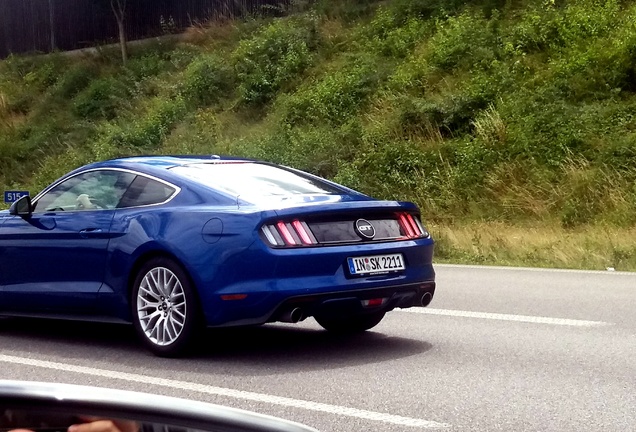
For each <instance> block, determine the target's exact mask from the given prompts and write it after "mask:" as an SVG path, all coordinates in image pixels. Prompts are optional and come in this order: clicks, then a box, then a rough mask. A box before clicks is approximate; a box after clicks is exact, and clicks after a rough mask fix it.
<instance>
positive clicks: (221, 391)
mask: <svg viewBox="0 0 636 432" xmlns="http://www.w3.org/2000/svg"><path fill="white" fill-rule="evenodd" d="M0 362H5V363H12V364H19V365H28V366H34V367H40V368H47V369H54V370H59V371H64V372H73V373H79V374H85V375H92V376H98V377H103V378H110V379H119V380H124V381H130V382H138V383H143V384H152V385H156V386H162V387H169V388H173V389H178V390H186V391H195V392H199V393H204V394H209V395H214V396H223V397H230V398H235V399H241V400H249V401H254V402H263V403H267V404H272V405H280V406H285V407H292V408H301V409H306V410H310V411H319V412H324V413H328V414H335V415H340V416H347V417H356V418H360V419H364V420H372V421H378V422H383V423H391V424H395V425H399V426H410V427H418V428H427V429H430V428H447V427H450V425H449V424H447V423H438V422H435V421H429V420H423V419H418V418H411V417H402V416H398V415H392V414H386V413H380V412H374V411H367V410H361V409H357V408H349V407H343V406H337V405H330V404H325V403H320V402H312V401H306V400H300V399H292V398H287V397H281V396H272V395H267V394H262V393H254V392H248V391H243V390H234V389H229V388H223V387H215V386H209V385H204V384H196V383H191V382H186V381H177V380H170V379H165V378H157V377H152V376H146V375H139V374H133V373H127V372H120V371H112V370H107V369H96V368H90V367H85V366H76V365H70V364H66V363H57V362H50V361H45V360H36V359H31V358H23V357H17V356H8V355H2V354H0Z"/></svg>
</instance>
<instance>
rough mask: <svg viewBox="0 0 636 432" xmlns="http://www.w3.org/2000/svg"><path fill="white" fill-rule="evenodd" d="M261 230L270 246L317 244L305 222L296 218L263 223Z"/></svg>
mask: <svg viewBox="0 0 636 432" xmlns="http://www.w3.org/2000/svg"><path fill="white" fill-rule="evenodd" d="M261 232H262V233H263V235H264V236H265V238H266V239H267V242H268V243H269V244H270V245H271V246H286V247H288V246H296V247H298V246H312V245H317V244H318V240H316V237H314V235H313V233H312V232H311V230H310V229H309V227H308V226H307V223H306V222H304V221H301V220H298V219H295V220H293V221H291V222H288V221H278V222H276V223H273V224H267V225H263V227H262V228H261Z"/></svg>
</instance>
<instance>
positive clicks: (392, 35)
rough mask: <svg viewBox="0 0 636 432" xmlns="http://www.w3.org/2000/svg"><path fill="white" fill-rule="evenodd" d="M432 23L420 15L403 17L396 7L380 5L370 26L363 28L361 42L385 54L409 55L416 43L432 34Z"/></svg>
mask: <svg viewBox="0 0 636 432" xmlns="http://www.w3.org/2000/svg"><path fill="white" fill-rule="evenodd" d="M432 27H433V26H432V23H431V22H430V21H427V20H423V19H421V18H420V17H406V18H405V17H401V16H398V15H396V11H395V8H391V7H380V8H379V9H378V12H377V13H376V15H375V17H374V18H373V20H372V21H371V23H370V24H369V25H368V26H365V27H363V28H362V31H361V33H360V36H359V39H360V40H361V43H363V44H365V45H367V44H370V45H371V46H372V47H374V49H376V50H377V51H378V52H380V53H381V54H383V55H386V56H390V57H405V56H407V55H408V54H409V53H410V52H411V51H412V50H413V48H414V47H415V46H416V44H417V43H418V42H420V41H423V40H425V39H426V38H427V37H429V36H430V34H431V30H432Z"/></svg>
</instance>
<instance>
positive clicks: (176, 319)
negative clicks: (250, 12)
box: [0, 156, 435, 356]
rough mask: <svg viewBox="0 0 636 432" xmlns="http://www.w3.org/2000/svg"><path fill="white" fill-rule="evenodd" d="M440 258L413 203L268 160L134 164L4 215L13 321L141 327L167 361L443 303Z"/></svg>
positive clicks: (119, 164)
mask: <svg viewBox="0 0 636 432" xmlns="http://www.w3.org/2000/svg"><path fill="white" fill-rule="evenodd" d="M432 257H433V240H432V239H431V237H430V235H429V233H428V232H427V230H426V228H425V227H424V226H423V225H422V222H421V221H420V213H419V210H418V208H417V206H416V205H415V204H413V203H408V202H396V201H380V200H375V199H373V198H370V197H369V196H367V195H364V194H361V193H359V192H356V191H354V190H351V189H349V188H346V187H344V186H341V185H338V184H336V183H333V182H330V181H327V180H325V179H322V178H320V177H317V176H314V175H311V174H308V173H305V172H302V171H298V170H295V169H292V168H287V167H283V166H279V165H274V164H271V163H265V162H260V161H253V160H245V159H239V158H226V157H218V156H195V157H192V156H179V157H173V156H147V157H131V158H121V159H115V160H109V161H104V162H98V163H94V164H91V165H86V166H84V167H81V168H78V169H76V170H74V171H72V172H70V173H68V174H67V175H65V176H64V177H62V178H60V179H59V180H57V181H55V182H54V183H53V184H52V185H50V186H49V187H47V188H46V189H44V190H43V191H42V192H41V193H39V194H38V195H37V196H35V197H34V198H33V199H31V198H30V197H28V196H24V197H22V198H20V199H19V200H18V201H16V202H15V203H13V205H12V206H11V208H10V209H9V210H5V211H0V315H4V316H34V317H52V318H64V319H80V320H92V321H119V322H121V321H123V322H128V323H130V322H132V323H133V325H134V327H135V329H136V331H137V333H138V335H139V337H140V338H141V340H142V341H143V342H144V344H145V345H146V346H147V347H148V348H149V349H150V350H151V351H152V352H154V353H155V354H157V355H161V356H174V355H178V354H181V353H183V352H184V350H186V349H187V348H188V347H189V346H191V345H192V344H193V342H194V341H195V340H196V338H195V335H196V334H197V330H199V329H201V328H203V327H205V326H209V327H222V326H245V325H259V324H264V323H270V322H276V321H282V322H298V321H302V320H304V319H305V318H307V317H314V318H315V319H316V321H317V322H318V323H319V324H320V325H321V326H322V327H324V328H325V329H327V330H329V331H333V332H358V331H364V330H367V329H370V328H371V327H373V326H375V325H376V324H378V323H379V322H380V321H381V320H382V318H383V317H384V314H385V313H386V312H388V311H390V310H392V309H394V308H408V307H412V306H426V305H428V304H429V303H430V301H431V300H432V298H433V294H434V291H435V272H434V270H433V265H432Z"/></svg>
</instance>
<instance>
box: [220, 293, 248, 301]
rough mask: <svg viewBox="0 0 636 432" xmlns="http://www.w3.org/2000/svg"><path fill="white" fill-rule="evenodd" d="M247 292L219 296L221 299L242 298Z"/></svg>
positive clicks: (245, 296)
mask: <svg viewBox="0 0 636 432" xmlns="http://www.w3.org/2000/svg"><path fill="white" fill-rule="evenodd" d="M245 298H247V294H225V295H222V296H221V300H244V299H245Z"/></svg>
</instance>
